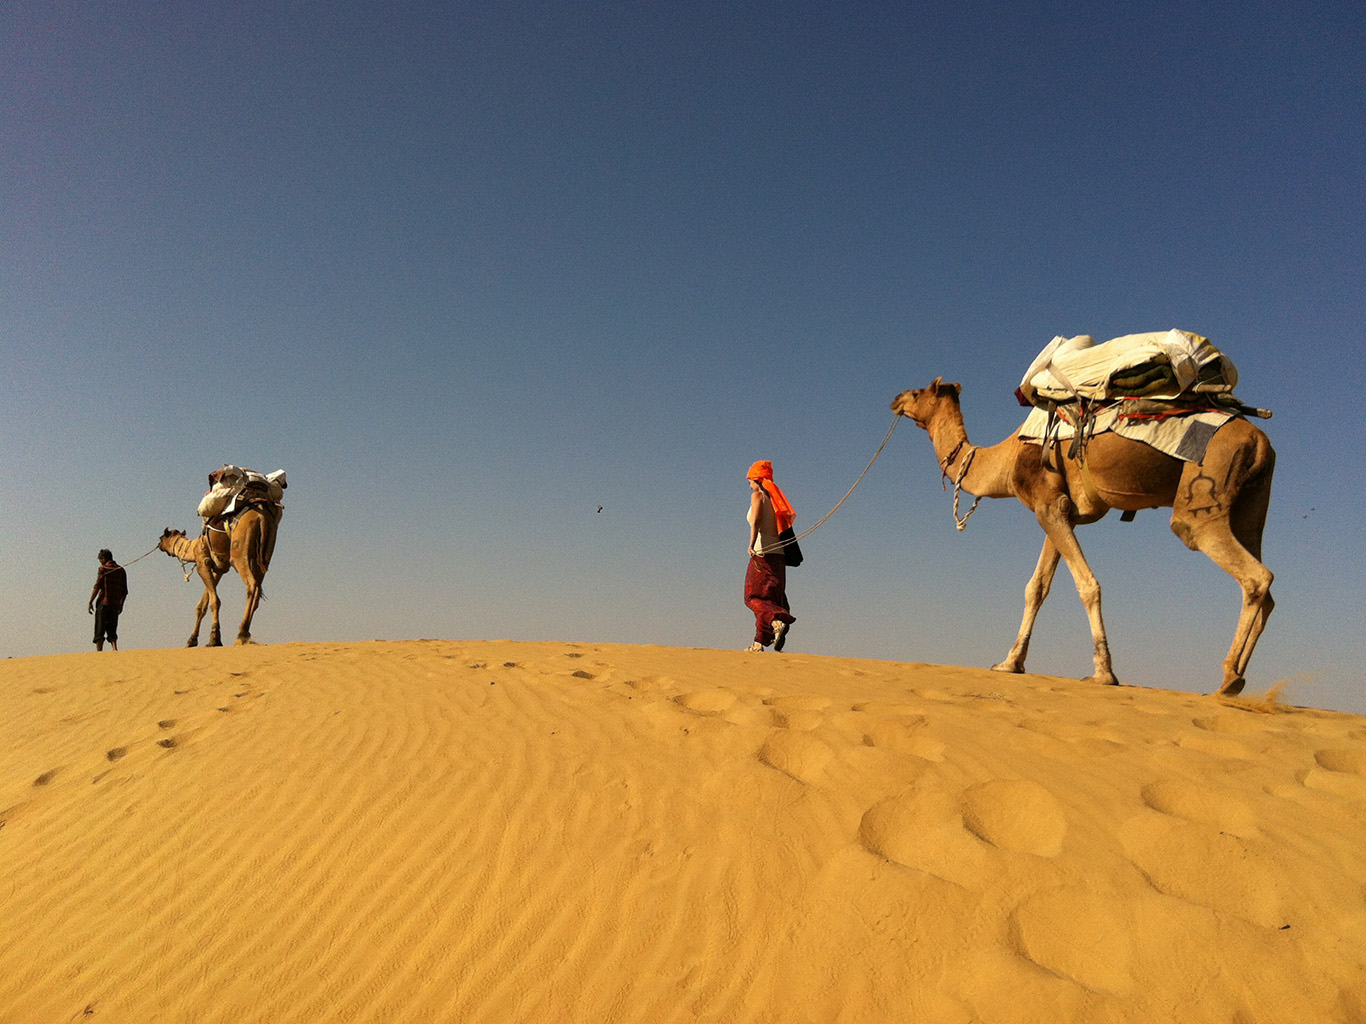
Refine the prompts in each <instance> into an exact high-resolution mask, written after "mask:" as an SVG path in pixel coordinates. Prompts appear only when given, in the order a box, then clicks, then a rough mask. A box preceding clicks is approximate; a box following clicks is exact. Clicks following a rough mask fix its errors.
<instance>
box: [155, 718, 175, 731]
mask: <svg viewBox="0 0 1366 1024" xmlns="http://www.w3.org/2000/svg"><path fill="white" fill-rule="evenodd" d="M175 727H176V720H175V719H174V718H163V719H162V720H161V721H160V722H158V723H157V728H158V729H174V728H175Z"/></svg>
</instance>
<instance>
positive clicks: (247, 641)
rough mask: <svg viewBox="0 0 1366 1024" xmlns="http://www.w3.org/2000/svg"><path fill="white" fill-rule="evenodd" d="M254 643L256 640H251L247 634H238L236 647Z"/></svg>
mask: <svg viewBox="0 0 1366 1024" xmlns="http://www.w3.org/2000/svg"><path fill="white" fill-rule="evenodd" d="M255 643H256V641H255V640H253V639H252V638H251V637H249V636H239V637H238V638H237V646H238V647H246V646H248V645H249V644H255Z"/></svg>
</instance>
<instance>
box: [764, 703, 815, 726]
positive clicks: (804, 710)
mask: <svg viewBox="0 0 1366 1024" xmlns="http://www.w3.org/2000/svg"><path fill="white" fill-rule="evenodd" d="M764 705H765V706H766V707H767V708H768V709H769V719H770V721H771V723H772V724H773V725H775V726H777V727H778V728H779V729H796V730H798V731H799V732H810V731H811V730H812V729H816V728H818V727H820V726H822V725H824V724H825V719H826V715H825V712H826V709H827V708H829V707H830V700H829V698H827V697H769V698H767V699H765V701H764Z"/></svg>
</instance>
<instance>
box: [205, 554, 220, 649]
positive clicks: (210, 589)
mask: <svg viewBox="0 0 1366 1024" xmlns="http://www.w3.org/2000/svg"><path fill="white" fill-rule="evenodd" d="M200 575H201V576H205V588H206V589H205V593H204V596H205V597H207V598H208V599H209V611H210V612H211V613H212V615H213V618H212V620H211V622H212V625H211V626H210V627H209V646H210V647H222V646H223V633H222V631H221V630H220V629H219V626H218V606H219V605H220V604H221V603H222V602H220V601H219V599H218V580H219V578H220V576H221V574H220V573H216V572H214V571H213V570H212V569H209V570H207V575H206V574H205V573H201V574H200Z"/></svg>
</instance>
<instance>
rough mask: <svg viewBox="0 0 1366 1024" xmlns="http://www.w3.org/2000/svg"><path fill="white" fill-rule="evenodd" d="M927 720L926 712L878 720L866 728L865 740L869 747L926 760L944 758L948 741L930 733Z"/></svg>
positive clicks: (864, 732)
mask: <svg viewBox="0 0 1366 1024" xmlns="http://www.w3.org/2000/svg"><path fill="white" fill-rule="evenodd" d="M927 722H928V720H927V719H926V718H925V717H924V716H923V715H915V716H912V717H911V718H909V719H902V718H881V719H875V720H873V721H872V722H869V723H868V725H867V726H866V727H865V728H864V730H863V742H864V744H865V745H867V746H870V747H877V748H878V749H879V750H889V751H891V752H892V753H895V754H910V755H912V756H913V757H919V758H921V759H923V760H926V761H942V760H943V759H944V750H945V744H944V742H943V741H942V740H937V739H935V738H934V737H933V736H930V735H927V734H926V732H925V729H924V727H925V725H926V724H927Z"/></svg>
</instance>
